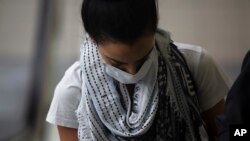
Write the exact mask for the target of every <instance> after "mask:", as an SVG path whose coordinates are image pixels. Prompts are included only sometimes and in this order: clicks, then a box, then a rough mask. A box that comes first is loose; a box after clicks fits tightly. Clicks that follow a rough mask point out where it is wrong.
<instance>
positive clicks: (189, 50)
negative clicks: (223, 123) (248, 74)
mask: <svg viewBox="0 0 250 141" xmlns="http://www.w3.org/2000/svg"><path fill="white" fill-rule="evenodd" d="M175 44H176V45H177V46H178V48H179V50H180V51H181V53H182V54H183V55H184V57H185V59H186V61H187V63H188V66H189V69H190V72H191V73H192V75H193V77H194V80H195V83H196V85H197V89H198V94H199V95H198V100H199V103H200V108H201V110H202V111H205V110H208V109H210V108H212V107H213V106H215V104H217V103H218V102H219V101H220V100H221V99H223V98H224V97H225V96H226V94H227V93H228V91H229V88H230V86H231V81H230V80H229V78H228V77H227V76H226V75H225V73H224V72H223V70H222V69H221V68H220V67H219V66H218V65H217V64H216V63H215V62H214V60H213V59H212V58H211V56H210V55H209V54H208V53H207V51H206V50H205V49H203V48H201V47H198V46H194V45H189V44H182V43H175ZM81 81H82V80H81V77H80V63H79V62H78V61H76V62H75V63H74V64H73V65H71V66H70V67H69V68H68V69H67V71H66V72H65V74H64V76H63V78H62V79H61V81H60V82H59V83H58V85H57V87H56V89H55V92H54V97H53V100H52V103H51V106H50V109H49V112H48V115H47V118H46V120H47V121H48V122H49V123H52V124H55V125H60V126H65V127H70V128H76V129H77V128H78V119H77V116H76V110H77V109H78V106H79V103H80V100H81V86H82V83H84V82H81Z"/></svg>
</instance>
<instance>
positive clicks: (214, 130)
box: [202, 100, 224, 141]
mask: <svg viewBox="0 0 250 141" xmlns="http://www.w3.org/2000/svg"><path fill="white" fill-rule="evenodd" d="M223 111H224V100H221V101H219V102H218V103H217V104H216V105H215V106H214V107H212V108H210V109H208V110H207V111H204V112H203V113H202V117H203V120H204V122H205V123H206V129H207V131H208V135H209V138H210V140H212V141H217V140H218V127H217V125H216V122H215V120H216V118H217V116H218V115H220V114H222V113H223Z"/></svg>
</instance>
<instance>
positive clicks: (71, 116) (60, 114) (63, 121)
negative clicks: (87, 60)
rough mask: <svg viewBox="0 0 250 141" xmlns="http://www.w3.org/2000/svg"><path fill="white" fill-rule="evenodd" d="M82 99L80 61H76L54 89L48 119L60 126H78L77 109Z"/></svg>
mask: <svg viewBox="0 0 250 141" xmlns="http://www.w3.org/2000/svg"><path fill="white" fill-rule="evenodd" d="M80 99H81V80H80V67H79V62H75V63H74V64H73V65H72V66H70V67H69V68H68V69H67V71H66V72H65V74H64V76H63V78H62V79H61V81H60V82H59V83H58V85H57V86H56V88H55V91H54V97H53V100H52V103H51V105H50V108H49V112H48V114H47V118H46V121H47V122H49V123H51V124H55V125H60V126H65V127H70V128H78V121H77V117H76V113H75V111H76V110H77V108H78V105H79V102H80Z"/></svg>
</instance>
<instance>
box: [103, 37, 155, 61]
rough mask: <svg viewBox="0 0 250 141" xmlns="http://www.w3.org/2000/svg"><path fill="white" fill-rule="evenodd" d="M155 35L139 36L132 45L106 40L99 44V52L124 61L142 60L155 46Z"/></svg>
mask: <svg viewBox="0 0 250 141" xmlns="http://www.w3.org/2000/svg"><path fill="white" fill-rule="evenodd" d="M154 44H155V36H154V35H148V36H143V37H141V38H139V39H138V40H137V41H135V42H134V43H133V44H132V45H128V44H124V43H119V42H104V43H102V44H100V45H98V50H99V52H100V53H101V54H102V55H104V56H106V57H109V58H112V59H115V60H117V61H120V62H124V63H133V62H135V61H137V60H140V59H141V58H143V57H144V56H145V55H147V54H148V52H149V51H150V50H151V49H152V48H153V47H154Z"/></svg>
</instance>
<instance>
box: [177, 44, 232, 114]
mask: <svg viewBox="0 0 250 141" xmlns="http://www.w3.org/2000/svg"><path fill="white" fill-rule="evenodd" d="M175 44H176V45H177V47H178V49H179V50H180V52H181V53H182V54H183V56H184V57H185V59H186V61H187V64H188V67H189V69H190V72H191V73H192V75H193V78H194V81H195V83H196V86H197V92H198V99H199V103H200V106H201V109H202V111H205V110H208V109H210V108H212V107H213V106H214V105H216V104H217V103H218V102H219V101H220V100H221V99H223V98H224V97H225V96H226V95H227V93H228V91H229V88H230V86H231V80H230V79H229V77H228V76H227V74H226V73H225V72H224V70H223V69H222V67H221V66H219V65H218V64H217V62H216V61H215V60H214V59H213V58H212V56H211V55H210V54H209V53H208V52H207V51H206V50H205V49H204V48H202V47H200V46H196V45H190V44H183V43H175Z"/></svg>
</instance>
